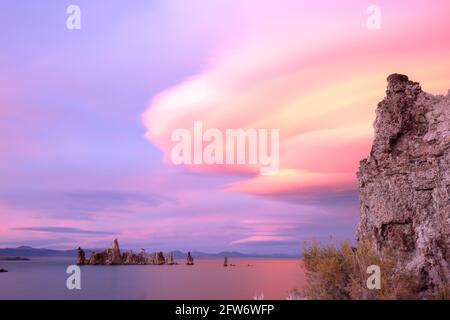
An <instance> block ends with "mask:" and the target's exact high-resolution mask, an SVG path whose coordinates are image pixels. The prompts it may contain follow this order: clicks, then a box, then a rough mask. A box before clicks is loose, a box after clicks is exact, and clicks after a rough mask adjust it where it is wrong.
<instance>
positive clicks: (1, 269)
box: [0, 268, 8, 273]
mask: <svg viewBox="0 0 450 320" xmlns="http://www.w3.org/2000/svg"><path fill="white" fill-rule="evenodd" d="M2 272H8V270H6V269H3V268H0V273H2Z"/></svg>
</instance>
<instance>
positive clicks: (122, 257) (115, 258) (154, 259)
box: [77, 239, 194, 265]
mask: <svg viewBox="0 0 450 320" xmlns="http://www.w3.org/2000/svg"><path fill="white" fill-rule="evenodd" d="M77 264H78V265H175V264H177V263H176V262H175V261H174V258H173V252H169V253H168V254H167V256H164V253H163V252H162V251H159V252H155V253H153V254H151V255H147V254H146V253H145V250H144V249H141V252H140V253H138V254H136V253H133V251H132V250H129V251H125V252H123V253H121V252H120V248H119V241H118V240H117V239H114V241H113V244H112V247H111V248H109V249H106V250H104V251H101V252H96V251H93V252H92V254H91V257H90V258H89V259H87V258H86V255H85V252H84V250H83V249H81V248H80V247H78V249H77ZM186 264H188V265H193V264H194V258H193V257H192V256H191V254H190V253H189V254H188V257H187V263H186Z"/></svg>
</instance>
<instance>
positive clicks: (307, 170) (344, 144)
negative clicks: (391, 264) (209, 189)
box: [143, 2, 450, 195]
mask: <svg viewBox="0 0 450 320" xmlns="http://www.w3.org/2000/svg"><path fill="white" fill-rule="evenodd" d="M422 5H423V3H421V2H418V3H417V6H418V7H422ZM384 6H385V8H386V7H389V5H388V4H385V5H384ZM438 6H440V7H442V8H444V7H447V5H446V4H445V3H444V2H443V3H440V4H439V5H438ZM308 9H311V8H308ZM315 9H317V8H314V9H312V10H315ZM392 9H394V10H396V12H398V14H400V15H401V16H402V17H403V16H404V12H403V8H402V7H401V6H394V7H392ZM423 9H424V10H420V12H419V10H417V11H414V12H412V13H411V16H404V19H403V20H402V23H401V24H400V23H398V22H396V19H394V18H395V17H394V16H393V15H391V14H390V13H387V15H386V19H385V20H384V23H385V26H386V27H385V28H384V29H382V30H381V31H380V33H378V34H377V33H374V32H373V31H370V30H368V29H366V28H365V23H364V22H365V21H364V16H363V15H362V17H361V20H356V21H355V20H352V18H354V16H353V14H355V13H357V12H356V11H355V10H349V13H348V14H346V13H343V14H342V15H329V16H328V15H327V16H326V17H324V24H323V26H322V27H321V28H320V37H318V33H317V32H310V33H308V32H305V30H313V29H314V28H317V21H316V20H314V21H313V20H309V19H303V20H300V19H299V20H294V19H285V20H282V19H268V21H267V23H266V24H264V27H263V30H264V31H267V33H263V32H262V31H261V29H259V28H255V29H253V28H245V31H244V32H243V33H242V34H240V35H239V36H237V37H236V39H235V40H234V41H232V42H229V43H228V44H227V45H226V46H220V47H218V50H217V52H216V53H215V54H213V55H212V56H211V59H210V63H209V65H208V66H207V67H205V68H204V69H203V70H201V71H199V72H198V73H197V74H194V75H192V77H190V78H188V79H186V80H185V81H183V82H181V83H180V84H178V85H176V86H174V87H172V88H168V89H167V90H165V91H163V92H161V93H160V94H158V95H157V96H156V97H155V98H154V99H153V100H152V102H151V104H150V105H149V107H148V109H147V110H146V112H145V113H144V114H143V122H144V124H145V126H146V128H147V134H146V137H147V139H149V140H150V141H151V142H152V143H154V144H155V145H157V146H158V147H159V148H161V149H162V150H163V151H164V154H165V159H166V161H167V163H168V164H170V161H169V159H170V158H169V157H170V150H171V147H172V146H173V143H172V142H171V141H170V136H171V133H172V131H173V130H175V129H177V128H187V129H190V128H192V125H193V122H194V121H195V120H202V121H203V122H204V124H205V127H208V128H219V129H221V130H224V129H226V128H244V129H248V128H269V129H270V128H279V129H280V132H281V141H280V142H281V150H280V161H281V170H280V172H279V174H278V175H276V176H273V177H260V176H255V175H250V176H249V177H248V179H244V180H243V181H240V182H237V183H235V184H233V185H231V186H228V187H227V190H229V191H237V192H245V193H250V194H258V195H271V194H278V193H287V192H313V191H314V190H322V191H323V190H332V191H342V190H347V189H351V188H352V187H354V181H355V172H356V169H357V166H358V162H359V160H361V159H362V158H364V157H366V156H367V155H368V153H369V150H370V144H371V139H372V131H373V129H372V122H373V120H374V110H375V107H376V104H377V102H378V101H379V100H381V98H382V97H383V95H384V94H383V93H384V91H385V86H386V83H385V79H386V77H387V75H388V74H390V73H393V72H401V73H406V74H409V75H410V77H411V78H412V79H414V80H416V81H420V82H422V83H423V84H424V88H425V89H428V90H431V91H442V89H443V87H444V84H445V82H448V74H450V62H449V61H448V58H447V57H448V54H449V53H450V44H448V42H447V43H446V44H443V43H442V41H441V39H443V38H445V37H446V34H447V32H448V31H449V30H450V24H449V23H448V22H447V20H446V19H444V18H445V17H444V14H443V13H442V12H441V11H440V10H438V9H437V8H433V9H430V10H426V8H423ZM363 12H364V11H363ZM278 14H280V16H275V17H278V18H280V17H281V16H286V17H289V18H292V17H293V15H289V14H287V13H286V12H282V13H278ZM418 15H420V16H421V19H422V21H424V23H425V25H424V26H422V27H421V28H420V29H418V30H416V32H412V31H411V25H409V22H411V23H413V22H414V17H416V16H418ZM325 18H327V19H325ZM357 22H360V23H361V24H360V25H358V24H357ZM430 22H433V24H426V23H430ZM236 23H239V21H237V22H236ZM257 24H258V23H257ZM258 26H260V25H259V24H258ZM412 28H414V26H412ZM287 31H290V32H292V33H289V32H287ZM312 34H314V36H312ZM412 34H413V35H414V37H413V36H411V35H412ZM422 40H423V41H425V43H426V46H424V45H420V46H419V45H418V43H419V42H421V41H422ZM441 93H443V92H441ZM193 169H194V170H200V171H205V172H208V171H211V170H216V171H221V172H222V171H223V168H222V167H211V166H197V167H195V168H193ZM246 169H247V170H248V172H254V171H253V170H252V169H254V168H246ZM230 170H232V171H234V172H239V171H240V172H242V170H243V168H242V167H231V169H230Z"/></svg>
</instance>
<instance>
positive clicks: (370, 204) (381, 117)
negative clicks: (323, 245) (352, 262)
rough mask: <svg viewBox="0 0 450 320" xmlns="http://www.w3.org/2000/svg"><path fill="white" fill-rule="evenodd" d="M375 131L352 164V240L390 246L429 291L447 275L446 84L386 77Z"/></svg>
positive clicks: (449, 129) (449, 158) (449, 122)
mask: <svg viewBox="0 0 450 320" xmlns="http://www.w3.org/2000/svg"><path fill="white" fill-rule="evenodd" d="M374 128H375V139H374V142H373V146H372V150H371V152H370V155H369V157H368V158H367V159H365V160H362V161H361V163H360V168H359V171H358V180H359V191H360V208H361V217H360V221H359V225H358V227H357V232H356V237H357V239H358V240H362V239H365V238H370V239H372V240H374V242H375V244H376V246H377V249H378V250H379V251H380V252H383V250H385V249H387V248H390V250H393V252H394V253H395V254H396V255H397V256H398V257H399V261H400V264H401V267H403V268H405V270H407V271H409V272H414V273H416V274H417V275H418V276H419V277H420V281H421V286H422V290H423V291H424V292H427V291H428V292H432V291H434V290H435V289H436V288H437V286H439V285H440V284H442V283H449V282H450V269H449V258H450V251H449V245H450V91H449V93H448V94H447V96H442V95H439V96H434V95H431V94H428V93H426V92H424V91H422V89H421V87H420V85H419V83H417V82H412V81H409V80H408V77H407V76H404V75H399V74H393V75H390V76H389V77H388V87H387V91H386V97H385V99H384V100H383V101H382V102H380V103H379V104H378V108H377V110H376V121H375V123H374Z"/></svg>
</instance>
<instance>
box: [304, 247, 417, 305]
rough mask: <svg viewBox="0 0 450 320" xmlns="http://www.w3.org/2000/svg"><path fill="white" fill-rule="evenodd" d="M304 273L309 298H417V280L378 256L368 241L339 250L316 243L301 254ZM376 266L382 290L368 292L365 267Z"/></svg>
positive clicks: (389, 258) (392, 261) (385, 256)
mask: <svg viewBox="0 0 450 320" xmlns="http://www.w3.org/2000/svg"><path fill="white" fill-rule="evenodd" d="M303 257H304V268H305V274H306V288H305V290H304V294H305V296H306V298H308V299H326V300H348V299H389V300H390V299H414V298H417V297H418V292H419V285H418V283H419V281H418V279H416V278H415V277H414V276H412V275H410V274H407V273H406V272H405V271H404V270H401V269H399V268H398V263H397V260H396V259H395V257H394V255H392V254H390V253H389V252H386V253H384V254H383V256H380V255H379V254H378V253H377V251H376V250H375V249H374V247H373V246H372V245H371V243H369V242H361V243H359V245H358V248H357V249H354V248H352V247H351V246H350V244H349V243H347V242H344V243H342V245H341V247H340V248H337V247H336V246H334V245H325V246H321V245H319V244H318V243H317V242H313V243H312V245H311V246H310V247H308V248H306V249H304V251H303ZM370 265H377V266H379V267H380V270H381V289H379V290H378V289H373V290H370V289H368V288H367V285H366V282H367V278H368V277H369V276H370V274H367V267H368V266H370Z"/></svg>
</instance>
